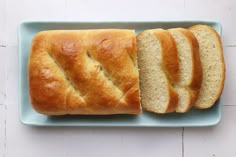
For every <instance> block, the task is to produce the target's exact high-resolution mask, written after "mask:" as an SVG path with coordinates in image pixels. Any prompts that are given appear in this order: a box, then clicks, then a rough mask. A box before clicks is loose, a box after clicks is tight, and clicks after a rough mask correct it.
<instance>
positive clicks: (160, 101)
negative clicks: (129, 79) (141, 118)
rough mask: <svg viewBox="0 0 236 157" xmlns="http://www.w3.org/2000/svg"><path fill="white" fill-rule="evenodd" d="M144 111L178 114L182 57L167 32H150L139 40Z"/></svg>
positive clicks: (146, 32)
mask: <svg viewBox="0 0 236 157" xmlns="http://www.w3.org/2000/svg"><path fill="white" fill-rule="evenodd" d="M137 45H138V66H139V68H140V90H141V102H142V107H143V109H145V110H148V111H151V112H156V113H168V112H173V111H175V108H176V106H177V103H178V95H177V93H176V91H175V90H174V88H173V85H172V84H174V83H176V82H178V79H179V78H178V77H179V74H178V71H179V65H178V56H177V50H176V45H175V42H174V39H173V38H172V37H171V34H170V33H169V32H168V31H166V30H163V29H154V30H147V31H144V32H142V33H140V34H139V35H138V36H137Z"/></svg>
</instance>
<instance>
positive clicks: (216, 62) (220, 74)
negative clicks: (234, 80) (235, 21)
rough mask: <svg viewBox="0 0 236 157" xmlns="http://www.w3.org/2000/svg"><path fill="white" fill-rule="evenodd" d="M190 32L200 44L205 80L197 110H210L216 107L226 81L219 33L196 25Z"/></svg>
mask: <svg viewBox="0 0 236 157" xmlns="http://www.w3.org/2000/svg"><path fill="white" fill-rule="evenodd" d="M189 30H190V31H191V32H192V33H193V34H194V35H195V37H196V38H197V40H198V43H199V50H200V51H199V52H200V59H201V63H202V71H203V79H202V84H201V89H200V93H199V96H198V99H197V100H196V102H195V103H194V107H196V108H202V109H204V108H209V107H211V106H213V105H214V103H215V102H216V101H217V99H218V98H219V96H220V95H221V93H222V90H223V87H224V80H225V63H224V56H223V48H222V44H221V40H220V37H219V35H218V33H217V32H216V31H215V30H214V29H213V28H211V27H210V26H206V25H195V26H193V27H191V28H189Z"/></svg>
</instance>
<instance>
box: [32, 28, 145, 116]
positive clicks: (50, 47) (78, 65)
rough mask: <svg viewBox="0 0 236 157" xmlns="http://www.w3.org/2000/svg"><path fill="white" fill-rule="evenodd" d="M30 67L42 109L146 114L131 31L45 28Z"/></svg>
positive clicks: (50, 112) (35, 98)
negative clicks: (142, 109)
mask: <svg viewBox="0 0 236 157" xmlns="http://www.w3.org/2000/svg"><path fill="white" fill-rule="evenodd" d="M28 71H29V87H30V97H31V103H32V105H33V107H34V108H35V109H36V111H38V112H39V113H43V114H48V115H63V114H97V115H98V114H140V113H141V107H140V98H139V85H138V83H139V82H138V81H139V80H138V68H137V54H136V38H135V33H134V31H132V30H118V29H107V30H77V31H76V30H74V31H63V30H62V31H43V32H40V33H38V34H37V35H36V36H35V38H34V39H33V42H32V47H31V53H30V57H29V62H28Z"/></svg>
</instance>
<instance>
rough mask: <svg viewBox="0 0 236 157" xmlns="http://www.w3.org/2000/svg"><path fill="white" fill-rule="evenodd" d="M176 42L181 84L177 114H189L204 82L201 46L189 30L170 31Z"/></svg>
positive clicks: (177, 87) (174, 29)
mask: <svg viewBox="0 0 236 157" xmlns="http://www.w3.org/2000/svg"><path fill="white" fill-rule="evenodd" d="M168 31H169V32H170V33H171V35H172V37H173V38H174V40H175V43H176V47H177V51H178V60H179V76H180V77H179V82H178V83H177V84H176V86H175V88H176V91H177V92H178V96H179V102H178V105H177V107H176V112H181V113H183V112H187V111H188V110H189V109H190V108H191V107H192V104H193V102H195V101H196V99H197V97H198V93H199V90H200V87H201V82H202V66H201V61H200V56H199V45H198V41H197V39H196V38H195V36H194V35H193V34H192V33H191V32H190V31H189V30H187V29H184V28H173V29H169V30H168Z"/></svg>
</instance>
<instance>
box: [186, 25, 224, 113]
mask: <svg viewBox="0 0 236 157" xmlns="http://www.w3.org/2000/svg"><path fill="white" fill-rule="evenodd" d="M201 27H202V28H204V29H207V30H209V31H211V32H212V33H213V34H214V35H215V37H216V39H217V41H218V43H219V44H218V46H219V47H218V48H219V50H220V56H221V57H220V59H221V63H222V67H221V68H222V71H223V74H222V77H223V79H222V81H221V83H220V90H219V92H218V94H217V96H216V97H215V100H214V101H213V103H212V104H211V105H210V106H208V107H207V108H210V107H212V106H213V105H214V104H215V102H216V101H217V100H218V99H219V97H220V96H221V94H222V91H223V89H224V81H225V71H226V69H225V62H224V55H223V47H222V42H221V38H220V36H219V34H218V33H217V32H216V30H215V29H213V28H212V27H210V26H207V25H201V24H199V25H194V26H192V27H190V28H189V30H190V31H192V30H194V29H199V28H201ZM194 107H195V108H199V109H205V107H203V105H201V104H194Z"/></svg>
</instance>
